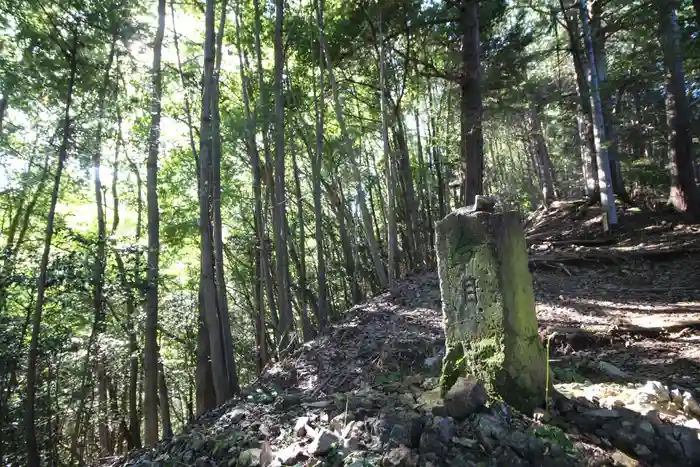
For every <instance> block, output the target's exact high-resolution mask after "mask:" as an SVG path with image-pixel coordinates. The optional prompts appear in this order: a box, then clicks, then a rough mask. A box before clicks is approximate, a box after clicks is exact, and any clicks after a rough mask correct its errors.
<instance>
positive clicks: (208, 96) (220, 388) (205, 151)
mask: <svg viewBox="0 0 700 467" xmlns="http://www.w3.org/2000/svg"><path fill="white" fill-rule="evenodd" d="M214 16H215V13H214V0H207V7H206V14H205V17H206V32H205V41H204V76H203V83H204V89H203V92H202V118H201V129H200V143H199V144H200V148H199V158H200V166H201V174H200V189H199V222H200V226H199V227H200V251H201V272H200V286H199V287H200V293H201V295H202V304H203V305H204V312H203V314H204V318H205V320H206V325H207V333H208V335H209V354H210V358H211V371H212V376H213V382H214V391H215V393H216V403H217V405H220V404H223V403H224V402H225V401H227V400H228V398H229V397H231V389H232V388H231V384H230V379H229V377H228V369H227V366H226V357H225V356H224V341H223V334H222V330H221V321H220V318H219V307H218V303H217V302H218V300H217V290H216V282H215V271H214V268H215V252H214V242H213V232H212V230H213V229H212V224H211V219H210V209H211V199H212V189H213V186H212V185H213V180H212V159H213V158H214V157H215V156H214V154H213V147H212V146H213V144H212V139H213V128H212V119H213V118H214V117H213V109H212V97H213V93H214V86H215V81H214V66H215V63H214V62H215V56H214V53H215V52H214V47H215V37H214V35H215V33H214V29H215V21H214Z"/></svg>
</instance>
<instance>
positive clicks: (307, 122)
mask: <svg viewBox="0 0 700 467" xmlns="http://www.w3.org/2000/svg"><path fill="white" fill-rule="evenodd" d="M699 34H700V1H698V0H692V2H691V1H690V0H481V1H478V0H428V1H418V0H405V1H401V0H347V1H337V0H287V1H285V0H274V1H268V2H261V1H260V0H216V1H215V0H153V1H144V2H140V1H135V0H102V1H95V0H54V1H53V2H47V1H45V0H0V205H1V207H0V242H2V248H3V250H2V260H1V261H2V263H1V266H0V267H1V268H2V269H1V271H0V465H3V466H5V465H7V466H24V465H26V466H30V467H39V466H41V465H47V466H64V465H65V466H73V465H89V464H90V463H91V462H93V461H95V459H100V458H102V459H104V458H107V457H109V456H116V455H122V454H125V453H127V452H129V451H131V450H133V449H139V448H142V447H144V448H145V447H147V446H150V445H154V444H155V443H157V442H158V441H159V440H161V439H167V438H171V437H173V435H174V434H177V433H180V432H181V431H182V430H183V429H185V428H186V427H187V426H188V425H189V424H190V423H192V422H193V421H195V420H196V419H197V418H198V417H200V416H201V415H203V414H206V413H208V412H209V411H211V410H213V409H215V408H216V407H218V406H221V404H224V403H226V402H227V401H229V400H230V399H231V398H232V397H238V395H240V394H241V391H242V388H246V387H248V386H250V385H251V384H253V383H255V382H256V381H258V380H259V378H260V377H261V375H262V374H263V373H264V372H265V371H266V369H269V368H271V367H272V366H273V365H275V364H280V362H284V361H285V359H289V358H294V356H295V355H298V352H299V351H302V350H303V349H308V348H309V346H310V345H312V344H311V343H313V342H314V340H315V339H317V338H320V337H321V336H323V335H324V333H326V334H327V333H328V332H330V331H329V329H331V328H332V327H333V323H337V322H340V321H342V320H343V319H345V318H344V317H347V316H350V315H351V313H352V312H353V310H356V309H357V307H358V306H361V304H362V303H363V302H365V301H366V300H370V299H372V297H377V296H380V295H381V294H383V293H384V292H385V291H389V293H391V294H394V295H401V294H402V293H405V290H406V288H407V287H408V286H406V285H405V284H406V283H405V282H404V281H405V280H406V279H407V278H408V279H409V280H410V278H412V277H416V275H421V274H428V273H429V272H430V271H434V270H435V267H436V254H435V243H436V238H435V231H434V228H433V226H434V224H435V222H436V221H439V220H440V219H442V218H444V217H445V216H446V215H447V214H448V213H450V212H451V211H452V210H453V209H456V208H459V207H462V206H469V205H472V204H474V202H475V199H476V197H477V196H478V195H490V196H493V197H494V199H497V202H498V204H499V206H501V207H502V208H503V209H504V210H515V211H518V212H519V213H520V215H521V216H522V218H523V219H524V220H525V219H530V220H531V219H533V218H534V217H533V216H540V218H542V216H547V215H548V213H552V212H559V211H557V210H558V209H561V207H562V206H565V205H566V203H567V202H572V200H576V203H577V204H576V206H577V207H578V208H577V209H579V211H578V212H579V213H583V212H585V211H590V212H596V213H598V214H599V215H597V216H596V217H592V218H590V219H588V220H586V219H584V218H583V217H584V216H583V215H581V216H580V217H574V218H573V219H574V220H573V221H572V222H573V223H572V224H571V225H568V224H566V225H565V224H561V225H558V226H557V227H555V228H556V229H559V230H558V231H559V232H562V231H564V230H566V229H572V230H576V231H577V232H579V231H580V232H582V234H581V235H582V236H583V237H585V241H588V242H591V244H592V245H598V244H600V245H604V244H607V243H608V242H611V241H614V238H615V236H616V235H618V232H623V233H624V232H628V231H630V229H631V231H632V232H634V231H635V229H637V227H634V228H630V229H627V230H625V229H626V228H625V219H628V218H629V216H630V214H629V213H632V212H638V211H639V212H643V213H650V214H649V215H650V216H652V214H653V213H663V215H668V216H672V218H673V219H675V220H674V222H676V223H679V222H680V223H682V224H683V225H685V226H686V227H687V226H693V225H695V224H696V223H698V221H700V198H699V197H698V188H697V186H696V182H697V180H696V179H699V178H700V166H699V165H698V163H697V161H696V158H695V155H694V153H696V152H698V150H700V148H699V146H700V144H698V138H700V119H698V115H699V113H698V110H699V107H700V47H699V46H698V44H699V42H698V35H699ZM625 213H628V214H625ZM626 216H627V217H626ZM576 219H579V220H580V221H578V220H576ZM664 222H665V221H664ZM664 225H666V224H664ZM674 225H676V224H674ZM638 228H639V229H642V228H643V226H642V227H638ZM542 232H544V234H543V233H542ZM692 232H694V234H693V235H694V237H693V236H692V235H691V237H693V238H697V235H698V232H700V230H692V229H691V233H692ZM548 233H551V232H547V231H541V232H540V233H536V234H535V235H530V236H528V243H532V242H534V241H538V240H542V239H543V238H544V236H546V235H547V234H548ZM538 235H539V237H538ZM611 239H613V240H611ZM559 240H560V241H561V239H559ZM550 243H555V244H556V243H557V242H556V241H554V242H550ZM562 243H563V242H562ZM581 243H582V244H584V243H585V242H584V240H582V241H581ZM686 249H687V248H686ZM572 251H573V253H569V255H570V256H572V257H573V256H577V255H578V256H580V254H579V253H580V252H578V250H572ZM577 252H578V253H577ZM604 255H607V253H605V254H600V255H599V256H604ZM550 256H551V255H550ZM532 261H533V260H531V262H532ZM538 264H539V266H542V268H544V269H555V270H558V271H559V274H562V275H565V274H568V276H572V275H573V276H576V270H575V267H572V266H566V265H564V264H563V263H559V262H558V261H557V260H555V259H552V258H550V257H547V258H545V259H542V260H540V262H539V263H537V262H534V263H533V264H532V265H531V267H532V268H533V269H536V268H538V267H539V266H538ZM691 270H692V268H691ZM691 270H686V271H685V272H686V273H687V274H689V275H690V274H691ZM682 275H683V273H681V276H682ZM691 277H695V279H697V276H691ZM569 280H573V281H576V277H572V278H569ZM580 280H581V282H580V283H581V284H582V286H583V284H584V282H585V280H584V279H580ZM574 283H576V282H574ZM601 283H602V281H601ZM603 285H604V284H603ZM433 286H434V284H433ZM696 286H697V284H696ZM601 287H603V286H601ZM696 290H697V289H696ZM691 295H692V293H691ZM538 299H539V298H538ZM695 299H696V300H697V299H698V297H695ZM538 306H539V305H538ZM699 322H700V321H699ZM379 338H381V337H378V339H379ZM346 345H354V344H347V343H346ZM357 345H360V344H359V343H358V344H357ZM696 358H698V356H697V355H696ZM698 363H700V362H698V361H697V360H696V364H698ZM694 368H696V369H697V368H698V367H694ZM339 384H340V383H339ZM698 384H700V383H698ZM698 390H700V386H698ZM244 392H245V391H244ZM139 465H140V464H139ZM144 465H146V464H144ZM148 465H171V464H155V463H154V464H148ZM172 465H187V464H172ZM192 465H194V464H192ZM197 465H200V464H197ZM212 465H213V464H212ZM221 465H244V464H243V463H242V462H239V464H223V463H222V464H221ZM250 465H254V464H250ZM304 465H306V464H304ZM309 465H311V464H309ZM313 465H320V464H313ZM329 465H330V464H329ZM340 465H342V464H340ZM353 465H354V464H353ZM358 465H365V464H358ZM368 465H369V464H368ZM371 465H374V464H371ZM383 465H404V464H386V463H384V464H383ZM406 465H408V464H406ZM456 465H468V464H456ZM474 465H476V464H474ZM559 465H564V464H559Z"/></svg>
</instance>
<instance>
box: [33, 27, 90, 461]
mask: <svg viewBox="0 0 700 467" xmlns="http://www.w3.org/2000/svg"><path fill="white" fill-rule="evenodd" d="M69 67H70V73H69V76H68V88H67V91H66V103H65V108H64V111H63V136H62V138H61V146H60V148H59V150H58V165H57V167H56V175H55V176H54V184H53V191H52V193H51V201H50V204H49V212H48V216H47V219H46V232H45V234H44V250H43V253H42V255H41V263H40V264H39V276H38V277H37V283H36V289H37V292H36V294H37V298H36V304H35V306H34V314H33V315H32V333H31V340H30V342H29V355H28V358H27V383H26V384H27V388H26V396H25V399H24V425H25V426H24V429H25V436H26V438H27V439H26V450H27V466H28V467H41V458H40V456H39V445H38V442H37V436H36V412H35V409H36V407H35V406H36V386H37V376H38V375H37V360H38V356H39V339H40V335H41V315H42V312H43V311H44V301H45V298H46V281H47V276H48V266H49V255H50V254H51V240H52V238H53V230H54V218H55V216H56V204H57V203H58V194H59V189H60V186H61V174H62V173H63V167H64V165H65V162H66V156H67V154H68V144H69V142H70V133H71V120H70V110H71V104H72V103H73V86H74V84H75V76H76V73H77V69H78V37H77V33H76V32H75V31H74V32H73V39H72V46H71V52H70V65H69Z"/></svg>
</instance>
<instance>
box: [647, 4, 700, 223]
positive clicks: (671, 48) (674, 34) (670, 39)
mask: <svg viewBox="0 0 700 467" xmlns="http://www.w3.org/2000/svg"><path fill="white" fill-rule="evenodd" d="M657 3H658V6H659V14H660V15H661V18H662V22H661V30H660V35H661V45H662V49H663V55H664V66H665V68H666V121H667V125H668V153H669V156H670V157H669V158H670V164H669V168H670V171H671V194H670V198H669V201H670V203H671V204H673V206H674V207H675V208H676V209H677V210H678V211H680V212H687V213H688V214H690V215H691V216H692V217H693V218H694V219H699V218H700V205H699V204H698V193H697V188H696V185H695V168H694V164H693V137H692V133H691V125H690V121H691V116H690V110H689V108H688V100H687V97H686V93H685V77H684V74H683V59H682V57H681V50H680V45H679V31H678V18H677V17H676V7H677V6H678V2H674V1H660V0H657Z"/></svg>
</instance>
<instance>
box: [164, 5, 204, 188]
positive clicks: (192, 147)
mask: <svg viewBox="0 0 700 467" xmlns="http://www.w3.org/2000/svg"><path fill="white" fill-rule="evenodd" d="M170 16H171V17H172V23H173V43H174V45H175V55H176V57H177V71H178V75H179V76H180V84H181V85H182V90H183V93H184V100H185V118H186V119H187V130H188V133H189V137H190V150H191V151H192V157H193V158H194V161H195V171H196V176H197V180H199V155H198V154H197V147H196V145H195V140H194V123H193V122H192V110H191V106H190V95H189V92H187V89H188V87H187V82H186V81H185V73H184V71H183V69H182V61H181V60H180V40H179V37H178V33H177V29H176V27H175V0H170Z"/></svg>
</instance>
